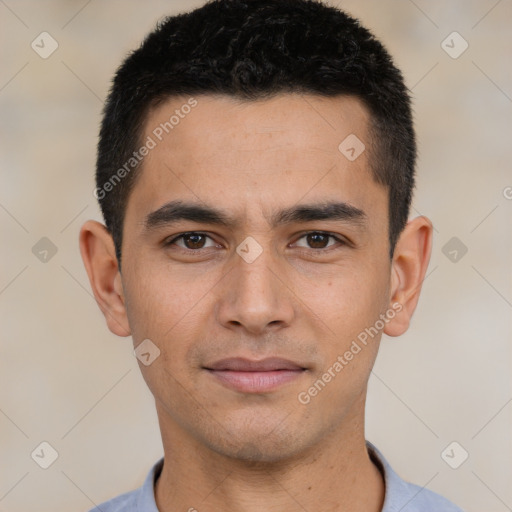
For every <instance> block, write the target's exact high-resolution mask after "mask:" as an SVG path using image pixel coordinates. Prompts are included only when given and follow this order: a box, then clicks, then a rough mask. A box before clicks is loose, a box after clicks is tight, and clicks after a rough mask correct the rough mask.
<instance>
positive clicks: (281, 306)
mask: <svg viewBox="0 0 512 512" xmlns="http://www.w3.org/2000/svg"><path fill="white" fill-rule="evenodd" d="M232 265H233V267H232V269H231V271H230V272H229V279H228V280H227V281H226V283H225V286H224V289H223V291H222V296H221V297H220V301H219V308H218V315H219V321H220V322H221V323H222V324H223V325H225V326H228V325H229V326H233V325H241V326H243V327H244V328H245V329H247V330H248V331H251V332H261V331H262V330H264V329H266V328H268V326H269V325H270V324H272V325H278V324H280V325H287V324H289V323H290V321H291V319H292V317H293V305H292V304H291V301H290V293H289V292H288V291H287V288H286V286H285V285H284V284H283V283H282V282H281V279H279V278H278V277H277V276H279V274H280V273H281V272H282V271H280V267H281V265H280V263H279V256H278V255H277V256H276V255H275V254H274V251H273V250H272V248H271V246H270V241H269V240H268V239H267V240H266V241H263V240H262V239H260V241H259V242H257V241H256V240H255V239H254V238H252V237H247V238H246V239H245V240H244V241H243V242H242V243H241V244H240V245H239V246H238V247H237V249H236V254H233V262H232Z"/></svg>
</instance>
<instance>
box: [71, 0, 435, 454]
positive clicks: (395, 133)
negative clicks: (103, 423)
mask: <svg viewBox="0 0 512 512" xmlns="http://www.w3.org/2000/svg"><path fill="white" fill-rule="evenodd" d="M415 157H416V146H415V138H414V131H413V125H412V116H411V106H410V98H409V95H408V93H407V89H406V87H405V85H404V83H403V79H402V76H401V74H400V72H399V70H398V69H397V68H396V67H395V66H394V65H393V63H392V61H391V58H390V56H389V55H388V53H387V52H386V50H385V49H384V47H383V46H382V45H381V43H380V42H378V41H377V40H376V39H375V38H374V37H373V36H372V35H371V34H370V32H369V31H368V30H366V29H365V28H363V27H362V26H361V25H360V24H359V22H358V21H357V20H355V19H353V18H351V17H350V16H348V15H347V14H345V13H344V12H342V11H340V10H338V9H335V8H333V7H328V6H326V5H324V4H322V3H320V2H317V1H312V0H258V1H254V0H218V1H212V2H209V3H208V4H206V5H205V6H203V7H201V8H199V9H196V10H194V11H192V12H190V13H187V14H183V15H179V16H174V17H170V18H166V19H164V21H163V22H162V23H160V25H159V26H158V27H157V29H156V30H155V31H154V32H152V33H151V34H150V35H149V36H148V37H147V38H146V39H145V41H144V43H143V44H142V46H141V47H140V48H139V49H137V50H136V51H135V52H133V53H132V54H131V55H130V56H129V57H128V58H127V59H126V60H125V61H124V62H123V64H122V65H121V67H120V68H119V69H118V71H117V73H116V76H115V79H114V83H113V86H112V89H111V91H110V94H109V97H108V99H107V102H106V106H105V111H104V115H103V121H102V126H101V133H100V140H99V144H98V159H97V170H96V183H97V188H96V196H97V197H98V199H99V202H100V206H101V209H102V212H103V215H104V219H105V224H106V228H104V227H103V226H101V225H100V224H98V223H94V222H89V223H87V224H86V225H85V226H84V227H83V228H82V232H81V238H80V242H81V250H82V256H83V258H84V262H85V265H86V268H87V271H88V274H89V277H90V280H91V284H92V287H93V291H94V293H95V296H96V299H97V301H98V303H99V305H100V307H101V309H102V311H103V312H104V314H105V316H106V319H107V323H108V325H109V328H110V329H111V330H112V331H113V332H114V333H116V334H118V335H120V336H127V335H132V337H133V340H134V344H135V346H139V345H140V344H141V342H143V340H151V342H150V344H149V345H141V346H143V347H150V348H151V350H149V353H151V354H154V355H158V357H156V358H155V359H154V360H153V357H152V356H150V357H147V358H146V359H147V361H145V362H148V361H149V360H150V359H151V364H149V365H147V366H146V364H144V363H145V362H144V361H142V362H141V364H140V366H141V369H142V371H143V375H144V378H145V379H146V382H147V383H148V385H149V387H150V389H151V391H152V392H153V394H154V396H155V399H156V403H157V410H158V413H159V419H160V423H161V428H162V432H163V434H164V431H170V430H173V433H174V435H175V436H176V435H177V432H178V431H179V432H181V433H182V434H183V435H188V436H190V438H191V439H194V440H195V442H200V443H202V445H203V446H207V447H208V448H209V449H211V450H213V451H214V452H216V453H219V454H222V455H228V456H231V457H239V458H246V459H248V460H249V459H250V460H271V459H272V460H277V459H284V458H286V457H289V456H291V455H292V454H293V453H292V452H295V453H298V451H300V450H304V449H307V448H311V447H312V446H313V445H314V444H315V443H318V442H319V441H320V440H321V439H324V438H325V436H326V434H327V433H330V432H333V431H335V430H336V428H338V430H339V429H341V430H344V431H346V432H350V431H351V430H357V429H358V428H360V427H361V415H362V412H363V408H364V398H365V392H366V384H367V381H368V377H369V374H370V371H371V368H372V366H373V363H374V360H375V357H376V355H377V350H378V345H379V341H380V337H381V334H382V332H385V333H387V334H389V335H391V336H396V335H399V334H401V333H403V332H404V331H405V330H406V329H407V327H408V325H409V320H410V317H411V316H412V313H413V311H414V309H415V307H416V303H417V300H418V295H419V290H420V288H421V281H422V279H423V277H424V275H425V271H426V267H427V265H428V259H429V254H430V244H431V231H432V230H431V225H430V222H429V221H428V219H425V218H421V217H420V218H417V219H414V220H413V221H410V222H409V223H408V215H409V208H410V202H411V196H412V191H413V186H414V166H415ZM191 232H194V233H193V234H186V233H191ZM184 233H185V235H184ZM121 265H122V271H121ZM364 333H366V337H365V335H364ZM144 343H146V344H147V342H144ZM144 350H146V349H144ZM349 352H350V353H351V354H352V355H350V354H349ZM345 354H346V357H344V355H345ZM229 357H241V358H246V359H251V360H262V359H264V358H267V357H278V358H283V359H287V360H289V361H292V362H293V363H294V364H295V365H296V366H298V367H300V373H298V374H297V375H296V376H294V378H293V379H291V380H290V381H289V382H286V383H284V384H283V385H282V386H280V387H278V389H273V390H268V391H265V392H263V391H262V392H257V393H247V392H242V391H240V390H234V389H233V388H232V387H229V386H226V383H225V382H222V381H221V380H219V378H217V377H218V376H213V375H212V367H213V366H215V363H216V362H218V361H219V360H222V359H225V358H229ZM339 357H341V358H342V360H343V361H341V360H340V359H339ZM336 362H338V365H336ZM340 365H341V367H340ZM320 381H321V382H320ZM313 388H314V389H316V392H315V391H314V390H313ZM301 397H302V398H301ZM313 398H314V399H313ZM184 433H186V434H184ZM284 440H286V442H284ZM290 440H294V441H295V442H290ZM164 442H165V441H164ZM283 442H284V444H283Z"/></svg>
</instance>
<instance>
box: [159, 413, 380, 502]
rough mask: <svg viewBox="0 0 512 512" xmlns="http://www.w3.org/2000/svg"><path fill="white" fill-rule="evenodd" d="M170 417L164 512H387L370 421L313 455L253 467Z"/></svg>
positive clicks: (333, 437)
mask: <svg viewBox="0 0 512 512" xmlns="http://www.w3.org/2000/svg"><path fill="white" fill-rule="evenodd" d="M162 417H163V416H162V415H160V414H159V418H160V426H161V430H162V433H163V435H162V439H163V443H164V453H165V462H164V466H163V469H162V472H161V474H160V477H159V479H158V480H157V483H156V487H155V498H156V503H157V506H158V509H159V511H160V512H172V511H176V510H187V511H191V512H193V511H194V509H195V510H196V511H197V512H214V511H218V510H222V511H223V512H235V511H237V512H238V511H240V510H244V512H256V511H257V512H260V511H261V510H268V511H276V512H278V511H279V512H280V511H287V512H289V511H292V512H295V511H297V512H304V510H318V509H319V508H321V509H322V510H324V511H326V512H344V511H350V512H363V511H364V512H380V511H381V509H382V504H383V501H384V490H385V488H384V481H383V477H382V475H381V473H380V471H379V469H378V468H377V467H376V466H375V465H374V463H373V462H372V461H371V459H370V457H369V455H368V451H367V449H366V442H365V439H364V428H363V425H364V418H358V419H356V420H355V423H356V424H351V425H348V426H347V427H348V428H345V429H340V431H338V432H333V433H331V434H330V435H329V436H326V437H324V438H323V439H322V441H321V443H319V444H318V445H314V446H310V447H309V449H308V450H307V453H300V454H298V455H296V456H294V457H293V458H288V459H286V460H282V461H279V462H251V461H246V460H240V459H235V458H231V457H226V456H225V455H222V454H219V453H217V452H215V451H213V450H211V449H210V448H208V447H206V446H205V445H204V444H202V443H200V442H198V441H197V440H195V439H194V438H192V437H191V436H190V435H188V433H187V432H184V431H183V430H182V429H180V428H179V427H178V426H177V425H176V424H175V423H172V422H169V423H167V424H165V423H166V421H165V420H162ZM351 423H352V422H351ZM357 427H358V428H357ZM346 432H348V433H346Z"/></svg>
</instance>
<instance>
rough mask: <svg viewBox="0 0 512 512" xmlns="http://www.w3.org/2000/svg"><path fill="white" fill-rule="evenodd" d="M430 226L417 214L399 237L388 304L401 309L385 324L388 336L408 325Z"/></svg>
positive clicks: (428, 249)
mask: <svg viewBox="0 0 512 512" xmlns="http://www.w3.org/2000/svg"><path fill="white" fill-rule="evenodd" d="M432 230H433V229H432V223H431V222H430V220H429V219H428V218H427V217H423V216H421V217H416V218H415V219H413V220H411V221H409V222H408V223H407V225H406V226H405V228H404V230H403V231H402V233H401V235H400V238H399V239H398V242H397V244H396V247H395V253H394V255H393V261H392V264H391V292H390V305H392V304H396V303H398V304H400V305H401V310H400V312H399V313H397V314H396V316H395V317H394V318H393V319H392V320H390V321H389V322H388V323H387V324H386V326H385V328H384V333H385V334H387V335H388V336H400V335H401V334H403V333H404V332H405V331H407V329H408V328H409V323H410V321H411V317H412V315H413V313H414V310H415V309H416V305H417V304H418V299H419V296H420V291H421V286H422V284H423V280H424V279H425V274H426V272H427V267H428V264H429V261H430V253H431V249H432Z"/></svg>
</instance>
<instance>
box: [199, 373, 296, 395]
mask: <svg viewBox="0 0 512 512" xmlns="http://www.w3.org/2000/svg"><path fill="white" fill-rule="evenodd" d="M208 371H209V372H210V373H211V375H213V376H214V377H216V378H217V379H219V381H220V383H221V384H223V385H224V386H226V387H228V388H230V389H234V390H235V391H240V392H242V393H264V392H266V391H273V390H274V389H276V388H278V387H279V386H282V385H283V384H286V383H287V382H291V381H292V380H294V379H297V378H298V377H300V376H301V375H302V373H303V372H304V370H273V371H269V372H239V371H232V370H208Z"/></svg>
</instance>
